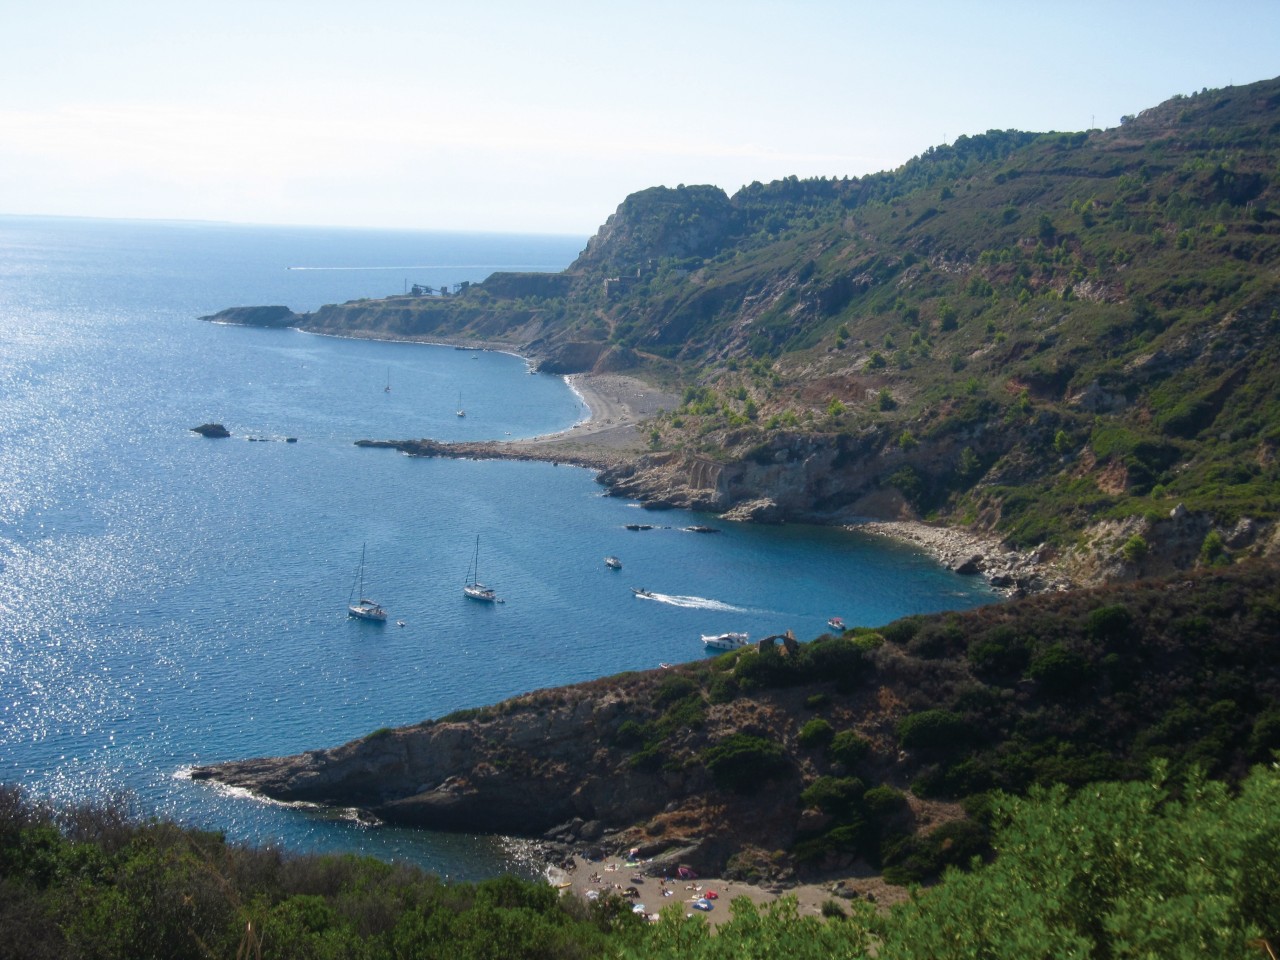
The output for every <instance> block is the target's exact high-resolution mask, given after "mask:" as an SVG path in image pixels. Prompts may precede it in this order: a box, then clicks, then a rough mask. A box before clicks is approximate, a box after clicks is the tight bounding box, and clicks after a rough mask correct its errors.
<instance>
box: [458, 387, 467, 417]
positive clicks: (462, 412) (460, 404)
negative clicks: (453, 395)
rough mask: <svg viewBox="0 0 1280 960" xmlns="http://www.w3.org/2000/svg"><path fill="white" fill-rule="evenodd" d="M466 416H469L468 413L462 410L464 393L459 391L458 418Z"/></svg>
mask: <svg viewBox="0 0 1280 960" xmlns="http://www.w3.org/2000/svg"><path fill="white" fill-rule="evenodd" d="M466 415H467V411H465V410H463V409H462V391H461V390H459V391H458V416H460V417H465V416H466Z"/></svg>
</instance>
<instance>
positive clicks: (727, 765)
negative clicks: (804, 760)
mask: <svg viewBox="0 0 1280 960" xmlns="http://www.w3.org/2000/svg"><path fill="white" fill-rule="evenodd" d="M702 762H703V763H704V764H706V767H707V770H708V771H710V773H711V777H712V779H713V780H715V782H716V786H718V787H720V788H721V789H725V790H733V791H736V792H738V793H751V792H754V791H755V790H756V789H757V788H758V787H759V786H760V785H761V784H762V783H763V782H764V781H766V780H772V779H774V778H775V777H779V776H781V775H782V774H783V773H785V772H786V770H787V758H786V754H785V753H784V752H783V750H782V747H781V746H780V745H779V744H777V743H775V742H774V741H772V740H765V739H764V738H763V737H754V736H752V735H750V734H747V733H735V734H733V735H732V736H730V737H727V738H725V739H724V740H721V741H720V742H719V743H717V744H715V745H714V746H711V747H708V748H707V749H706V750H704V751H703V752H702Z"/></svg>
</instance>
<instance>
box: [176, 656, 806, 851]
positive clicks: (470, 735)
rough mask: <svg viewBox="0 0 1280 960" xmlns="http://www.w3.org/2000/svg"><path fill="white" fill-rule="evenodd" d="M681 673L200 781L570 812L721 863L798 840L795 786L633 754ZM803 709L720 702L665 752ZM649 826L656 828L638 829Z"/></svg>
mask: <svg viewBox="0 0 1280 960" xmlns="http://www.w3.org/2000/svg"><path fill="white" fill-rule="evenodd" d="M691 666H692V665H691ZM680 669H681V668H677V669H676V670H670V671H653V672H650V673H647V674H632V675H625V676H624V677H618V678H612V679H611V680H608V681H594V682H592V683H587V684H580V685H577V686H572V687H564V688H560V689H557V690H553V691H540V692H538V693H533V694H529V695H525V696H522V697H517V698H515V699H513V700H509V701H506V702H504V703H502V704H500V705H498V706H497V707H492V708H485V709H483V710H478V711H466V712H465V714H466V715H465V716H462V717H454V718H444V719H443V720H440V721H435V722H427V723H424V724H419V725H417V726H412V727H404V728H400V729H397V730H384V731H379V732H377V733H374V734H372V735H370V736H368V737H365V738H363V739H360V740H355V741H352V742H351V743H348V744H345V745H344V746H340V747H335V748H332V749H326V750H312V751H308V752H306V753H303V754H299V755H297V756H292V757H282V758H261V759H256V760H246V761H238V762H231V763H224V764H219V765H217V766H212V767H202V768H197V769H196V770H194V771H193V773H192V777H193V779H197V780H204V779H209V780H216V781H219V782H222V783H226V784H229V785H233V786H238V787H242V788H245V789H249V790H251V791H253V792H255V793H258V794H261V795H264V796H268V797H271V798H273V799H276V800H280V801H284V802H305V803H316V804H322V805H326V806H335V807H356V808H360V809H362V810H365V811H368V812H369V813H371V814H372V815H374V816H376V817H377V818H379V819H381V820H384V821H386V822H389V823H396V824H404V825H410V826H418V827H427V828H432V829H444V830H473V831H485V832H495V833H510V834H520V835H525V836H537V835H541V834H544V833H547V832H548V831H550V832H552V833H557V834H562V833H563V828H561V829H559V830H557V829H556V828H557V827H558V826H559V825H563V824H565V823H570V822H571V823H574V824H576V825H577V826H576V827H575V828H574V833H575V834H576V835H579V836H580V838H581V839H596V838H598V837H599V836H600V834H601V833H602V832H604V831H606V830H608V831H610V832H611V833H613V834H615V835H616V836H625V837H626V838H627V839H626V840H625V841H622V840H619V841H618V842H644V841H649V842H653V841H655V838H665V839H664V842H667V843H670V844H673V845H675V846H677V847H679V848H681V849H682V850H683V851H684V853H685V854H688V853H689V851H688V849H687V848H688V846H689V845H690V844H693V845H694V846H697V847H698V848H699V849H701V850H702V851H703V853H702V856H703V857H705V858H710V859H704V860H703V861H702V863H703V864H704V865H708V866H709V865H710V864H711V863H712V862H713V861H714V862H715V864H716V865H720V864H722V863H723V860H724V858H725V857H726V856H728V855H729V853H730V852H732V850H734V849H736V848H737V847H738V845H740V844H741V843H744V842H745V843H753V844H760V845H763V846H765V847H766V848H767V849H776V848H778V847H779V846H786V845H787V844H789V843H790V840H791V838H792V836H793V833H794V830H795V827H796V824H797V822H798V820H797V818H798V816H799V813H800V810H799V806H798V802H797V798H796V791H795V790H794V789H788V790H786V791H783V792H781V793H770V792H767V791H766V792H762V793H759V794H755V795H752V796H749V797H748V796H740V797H730V796H727V795H725V794H723V793H721V792H720V791H718V790H716V789H715V787H714V784H713V781H712V778H711V776H710V774H709V773H708V771H707V768H706V767H705V766H703V765H702V764H700V763H696V762H692V761H691V760H690V759H686V760H685V761H684V762H682V763H667V764H656V763H637V762H635V760H634V757H635V753H636V749H637V743H636V740H635V738H634V735H633V734H632V732H631V731H632V730H634V729H635V727H636V725H637V724H643V723H645V722H649V721H650V720H651V719H652V718H653V717H654V716H655V714H660V713H661V712H662V708H663V706H666V704H663V702H662V699H663V692H662V691H663V689H664V688H663V687H662V684H663V682H668V683H669V682H671V679H672V677H676V676H678V671H679V670H680ZM689 687H690V689H693V688H694V687H695V685H694V684H692V683H690V684H689ZM681 692H685V691H684V690H683V688H681ZM794 709H795V707H794V704H791V703H789V701H785V700H778V699H776V698H771V697H767V696H766V697H762V698H761V699H760V700H759V701H758V702H753V703H750V704H724V705H721V706H717V707H712V708H711V709H709V710H707V711H706V712H705V714H703V715H702V716H701V717H700V718H699V719H698V720H697V721H695V722H694V723H691V724H688V725H687V726H682V727H681V728H679V729H673V730H671V731H670V736H669V737H668V740H667V742H666V755H668V756H683V757H685V758H692V757H695V756H696V755H697V754H698V752H699V751H700V750H701V749H703V748H704V747H705V746H706V745H707V744H709V743H713V742H715V741H717V740H720V739H723V738H724V737H727V736H729V735H731V734H732V733H734V732H737V731H739V730H741V729H743V728H746V729H755V730H760V731H764V730H772V731H774V732H775V733H776V734H777V735H780V736H788V735H789V736H792V737H794V734H795V729H794V723H793V722H792V720H791V719H789V714H791V713H792V712H793V711H794ZM628 721H630V724H628ZM793 776H794V772H792V773H787V774H783V777H784V779H786V780H790V779H791V778H792V777H793ZM730 805H731V806H733V807H734V808H735V811H736V812H735V814H734V816H733V817H731V818H729V817H724V819H723V822H721V823H719V824H718V825H711V824H708V823H707V822H706V820H707V818H708V817H711V818H714V819H716V820H719V819H721V818H722V817H723V816H724V813H725V808H726V807H727V806H730ZM655 818H656V819H655ZM586 824H591V826H590V827H587V828H586V829H585V831H584V830H583V826H584V825H586ZM640 824H647V826H646V827H645V829H644V830H640V829H639V826H638V825H640ZM627 828H631V832H626V831H627Z"/></svg>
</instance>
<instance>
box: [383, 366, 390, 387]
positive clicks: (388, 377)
mask: <svg viewBox="0 0 1280 960" xmlns="http://www.w3.org/2000/svg"><path fill="white" fill-rule="evenodd" d="M382 392H383V393H390V392H391V368H390V367H387V385H386V386H385V387H383V388H382Z"/></svg>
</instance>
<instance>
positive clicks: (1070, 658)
mask: <svg viewBox="0 0 1280 960" xmlns="http://www.w3.org/2000/svg"><path fill="white" fill-rule="evenodd" d="M1027 673H1028V674H1029V675H1030V676H1031V679H1033V680H1035V681H1037V682H1038V683H1039V684H1040V687H1041V689H1043V690H1044V692H1045V693H1046V694H1049V695H1050V696H1063V695H1066V694H1071V693H1074V692H1076V691H1077V690H1079V688H1080V686H1081V685H1082V684H1084V682H1085V680H1087V679H1088V677H1089V662H1088V661H1087V660H1085V658H1084V657H1082V656H1081V655H1080V654H1078V653H1075V652H1074V651H1071V650H1068V649H1066V648H1065V647H1064V646H1062V644H1059V643H1055V644H1053V645H1052V646H1050V647H1047V648H1046V649H1045V650H1043V651H1041V652H1040V653H1039V654H1037V655H1036V656H1035V657H1034V658H1033V659H1032V661H1031V666H1030V667H1029V668H1028V670H1027Z"/></svg>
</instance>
